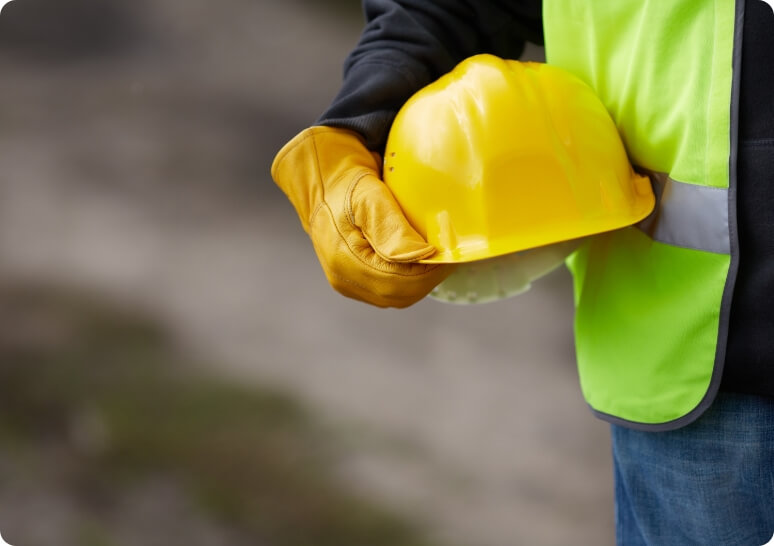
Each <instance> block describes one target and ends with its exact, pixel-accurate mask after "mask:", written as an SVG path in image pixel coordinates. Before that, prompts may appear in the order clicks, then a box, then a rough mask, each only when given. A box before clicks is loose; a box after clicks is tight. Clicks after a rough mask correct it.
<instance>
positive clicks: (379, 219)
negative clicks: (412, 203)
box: [347, 174, 435, 263]
mask: <svg viewBox="0 0 774 546" xmlns="http://www.w3.org/2000/svg"><path fill="white" fill-rule="evenodd" d="M347 202H348V206H347V213H348V216H349V221H350V222H351V223H352V225H354V226H355V227H357V228H359V229H360V231H361V232H362V233H363V236H364V237H365V238H366V239H367V241H368V243H369V244H370V245H371V247H372V248H373V249H374V251H375V252H376V253H377V254H378V255H379V256H380V257H381V258H382V259H384V260H387V261H388V262H396V263H409V262H416V261H417V260H421V259H423V258H429V257H430V256H432V255H433V254H435V248H433V247H432V246H431V245H430V244H428V243H427V241H425V240H424V239H423V238H422V236H421V235H420V234H419V233H417V231H416V230H415V229H414V228H413V227H412V226H411V224H410V223H409V221H408V220H407V219H406V216H405V214H404V213H403V211H402V210H401V208H400V205H398V202H397V201H395V197H393V195H392V193H391V192H390V190H389V189H388V188H387V186H385V185H384V182H382V181H381V180H379V179H378V178H377V177H376V176H373V175H371V174H365V175H364V176H361V177H360V178H358V179H357V180H356V181H355V182H354V183H353V184H352V186H351V187H350V190H349V192H348V195H347Z"/></svg>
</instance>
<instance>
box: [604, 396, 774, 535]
mask: <svg viewBox="0 0 774 546" xmlns="http://www.w3.org/2000/svg"><path fill="white" fill-rule="evenodd" d="M611 435H612V442H613V465H614V469H615V509H616V539H617V543H618V544H619V545H621V546H644V545H647V546H672V545H675V546H678V545H679V546H690V545H701V546H715V545H722V546H732V545H737V544H738V545H740V546H750V545H761V544H765V543H767V542H768V541H769V540H770V539H771V536H772V533H773V532H774V398H769V397H763V396H752V395H741V394H731V393H722V392H721V393H720V394H719V395H718V397H717V399H716V401H715V402H714V403H713V404H712V406H711V407H710V409H709V410H708V411H707V412H706V413H705V414H704V415H702V416H701V417H700V418H699V419H698V420H697V421H696V422H694V423H692V424H690V425H688V426H686V427H684V428H681V429H678V430H675V431H671V432H641V431H636V430H631V429H626V428H623V427H620V426H616V425H612V429H611Z"/></svg>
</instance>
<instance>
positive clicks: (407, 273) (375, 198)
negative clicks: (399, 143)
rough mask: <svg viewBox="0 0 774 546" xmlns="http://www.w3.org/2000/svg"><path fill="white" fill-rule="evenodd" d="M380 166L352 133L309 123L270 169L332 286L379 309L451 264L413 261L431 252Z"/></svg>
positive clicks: (401, 302)
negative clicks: (386, 183)
mask: <svg viewBox="0 0 774 546" xmlns="http://www.w3.org/2000/svg"><path fill="white" fill-rule="evenodd" d="M380 163H381V161H380V160H379V156H378V154H375V153H372V152H370V151H369V150H368V149H367V148H366V147H365V144H364V143H363V141H362V139H361V138H360V136H359V135H357V133H354V132H352V131H348V130H346V129H337V128H333V127H311V128H309V129H306V130H304V131H302V132H301V133H299V134H298V135H297V136H296V137H295V138H293V140H291V141H290V142H288V143H287V144H286V145H285V146H284V147H283V148H282V150H280V151H279V153H278V154H277V157H276V158H274V163H273V164H272V167H271V174H272V177H273V178H274V181H275V182H276V183H277V185H278V186H279V187H280V188H282V191H284V192H285V194H286V195H287V196H288V199H290V201H291V203H293V205H294V206H295V207H296V212H298V216H299V218H300V219H301V223H302V225H303V226H304V230H306V232H307V233H308V234H309V236H310V237H311V239H312V243H313V245H314V249H315V252H316V253H317V257H318V259H319V260H320V264H321V265H322V268H323V270H324V271H325V275H326V277H327V278H328V282H330V283H331V285H332V286H333V288H335V289H336V290H337V291H339V292H341V293H342V294H344V295H345V296H348V297H350V298H355V299H358V300H361V301H364V302H366V303H371V304H373V305H377V306H379V307H407V306H409V305H411V304H413V303H416V302H417V301H419V300H420V299H422V298H423V297H425V296H426V295H427V294H428V293H429V292H430V291H431V290H432V289H433V288H434V287H435V286H436V285H437V284H438V283H440V282H441V281H442V280H443V279H444V278H445V277H446V276H447V275H448V274H449V273H451V271H452V269H451V267H450V266H439V265H426V264H418V263H412V262H416V261H417V260H421V259H423V258H427V257H430V256H431V255H432V254H433V253H435V249H434V248H433V247H432V246H430V245H429V244H428V243H427V242H426V241H425V240H424V239H422V237H421V236H420V235H419V234H418V233H417V232H416V231H415V230H414V228H413V227H411V225H410V224H409V222H408V220H407V219H406V217H405V216H404V214H403V211H401V209H400V206H399V205H398V203H397V202H396V201H395V198H394V197H393V196H392V193H390V190H389V189H388V188H387V187H386V186H385V185H384V183H383V182H382V181H381V178H380V173H379V167H380Z"/></svg>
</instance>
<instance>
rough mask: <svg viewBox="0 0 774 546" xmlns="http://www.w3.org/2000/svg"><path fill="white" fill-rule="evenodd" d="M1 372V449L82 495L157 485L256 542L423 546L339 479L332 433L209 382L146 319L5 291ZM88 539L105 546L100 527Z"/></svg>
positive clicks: (275, 399) (256, 396) (267, 397)
mask: <svg viewBox="0 0 774 546" xmlns="http://www.w3.org/2000/svg"><path fill="white" fill-rule="evenodd" d="M0 363H1V364H0V407H1V408H2V411H0V440H2V442H3V444H4V445H5V446H6V449H7V450H8V453H13V452H15V453H17V454H19V455H21V458H25V460H32V459H29V458H28V457H25V454H29V453H33V452H34V451H35V450H39V449H41V446H45V449H55V450H56V452H57V460H58V464H59V465H60V466H61V468H63V469H65V471H64V472H65V475H66V480H67V483H68V484H69V486H68V487H69V489H70V491H72V495H73V496H75V497H78V498H81V499H84V498H85V499H91V500H92V502H95V499H96V502H99V500H100V499H110V498H111V497H115V496H117V495H120V492H121V490H122V488H123V487H127V486H128V485H131V484H132V483H136V482H138V481H139V480H142V479H147V477H148V476H159V475H162V476H169V477H171V478H173V479H174V480H176V481H178V482H180V483H183V484H184V486H185V489H186V490H187V491H188V492H189V493H190V495H191V496H192V498H193V499H194V500H195V501H196V502H197V504H198V505H199V506H200V507H202V508H203V509H204V510H205V511H206V512H207V513H208V514H210V515H212V516H213V517H215V518H217V519H218V520H220V521H224V522H227V523H228V525H231V526H233V527H235V528H236V529H238V530H239V532H240V533H243V534H244V535H245V536H247V537H251V538H252V539H254V540H255V541H256V542H259V543H261V544H263V543H266V544H272V545H275V546H283V545H287V546H302V545H303V546H310V545H315V546H347V545H352V546H355V545H357V546H362V545H365V544H368V545H370V546H380V545H385V546H387V545H389V546H426V545H429V542H428V541H426V540H425V539H424V538H423V537H422V536H421V533H420V532H419V530H418V528H417V527H416V526H414V525H413V524H411V523H410V522H406V521H404V520H403V519H401V518H399V517H396V516H395V515H393V514H392V513H390V512H389V511H387V510H385V509H383V508H381V507H379V506H378V505H377V504H375V503H374V502H372V501H368V500H366V499H363V498H361V497H360V496H358V495H356V494H354V493H353V492H352V491H350V490H349V489H348V488H347V487H345V486H344V485H343V484H342V483H340V481H339V480H337V479H336V478H335V476H334V473H333V472H332V467H333V466H332V465H333V463H334V462H335V449H333V444H332V443H331V439H330V438H329V435H328V432H327V431H326V430H324V429H323V428H321V427H320V426H319V425H317V424H315V422H314V419H313V418H312V416H311V415H310V414H309V413H308V412H307V411H306V410H305V409H304V408H303V407H302V406H301V405H299V404H298V403H297V402H296V401H294V400H293V399H291V398H289V397H288V396H285V395H283V394H280V393H277V392H273V391H271V390H268V389H260V388H256V387H253V386H249V387H248V386H238V385H234V384H232V383H230V382H227V381H225V380H222V379H219V378H216V377H212V376H210V375H207V374H205V373H204V372H203V371H202V368H201V367H197V366H194V365H193V363H192V362H191V361H190V359H189V358H187V357H186V356H185V354H184V352H183V351H181V350H180V349H179V348H177V347H176V346H175V345H174V343H172V342H171V341H170V339H169V338H168V337H167V335H165V333H164V331H163V330H162V329H161V328H160V327H159V326H158V325H156V324H154V323H153V322H152V321H150V320H148V319H147V318H145V317H142V316H138V315H136V314H129V313H126V312H121V311H117V310H116V309H114V308H111V307H110V306H106V305H104V304H103V303H101V302H99V301H98V300H97V299H96V298H94V297H92V296H84V295H83V294H74V293H72V292H68V291H63V290H55V289H51V288H41V287H37V286H35V287H20V286H2V285H0ZM52 446H53V447H52ZM27 464H34V463H27ZM33 470H34V469H33ZM84 533H85V535H84V536H85V537H86V538H88V540H86V538H84V541H86V542H84V544H85V543H87V542H88V543H89V544H95V545H97V544H100V545H101V544H110V534H109V532H108V531H106V530H105V529H104V528H103V527H102V526H100V522H99V521H98V520H95V521H93V522H92V523H90V524H89V528H88V529H85V530H84Z"/></svg>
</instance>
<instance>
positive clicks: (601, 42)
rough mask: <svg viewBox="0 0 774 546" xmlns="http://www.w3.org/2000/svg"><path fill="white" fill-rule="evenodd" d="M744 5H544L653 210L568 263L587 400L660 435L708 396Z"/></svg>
mask: <svg viewBox="0 0 774 546" xmlns="http://www.w3.org/2000/svg"><path fill="white" fill-rule="evenodd" d="M743 18H744V1H743V0H739V1H738V2H736V3H735V2H734V1H733V0H659V1H655V0H653V1H646V0H614V1H613V0H610V1H578V0H544V3H543V20H544V31H545V40H546V56H547V60H548V62H549V63H551V64H554V65H557V66H560V67H563V68H565V69H567V70H569V71H571V72H573V73H574V74H575V75H577V76H579V77H580V78H581V79H583V80H584V81H585V82H586V83H588V84H589V85H590V86H591V87H592V88H593V89H594V90H595V91H596V92H597V94H598V95H599V97H600V98H601V100H602V102H603V103H604V104H605V106H606V107H607V109H608V110H609V112H610V114H611V115H612V117H613V119H614V121H615V123H616V125H617V127H618V129H619V131H620V133H621V136H622V139H623V141H624V144H625V145H626V149H627V152H628V154H629V158H630V160H631V161H632V163H633V164H634V165H635V168H637V169H639V170H642V171H643V172H646V173H648V174H649V175H650V176H651V178H652V180H653V181H654V186H655V189H656V193H657V195H658V196H659V201H658V203H657V205H656V210H655V212H654V213H653V214H652V215H651V216H650V217H649V218H648V219H647V220H646V221H644V222H642V223H641V224H639V225H637V226H633V227H630V228H626V229H622V230H617V231H614V232H610V233H607V234H604V235H600V236H595V237H593V238H591V239H590V240H589V241H588V242H587V243H585V244H584V245H583V246H582V247H581V249H580V250H579V251H577V252H576V253H575V254H573V255H572V256H571V257H570V259H569V260H568V265H569V267H570V270H571V271H572V273H573V278H574V289H575V304H576V315H575V337H576V350H577V359H578V370H579V375H580V381H581V388H582V390H583V393H584V396H585V398H586V401H587V402H588V404H589V405H590V406H591V408H592V409H593V411H594V412H595V413H596V414H597V415H599V416H600V417H602V418H603V419H606V420H608V421H611V422H615V423H619V424H624V425H627V426H630V427H634V428H640V429H646V430H669V429H674V428H678V427H680V426H683V425H685V424H687V423H689V422H691V421H692V420H694V419H696V418H697V417H698V416H699V415H701V413H702V412H703V411H704V410H706V409H707V407H709V405H710V404H711V403H712V400H713V399H714V397H715V394H716V393H717V390H718V386H719V384H720V378H721V374H722V370H723V362H724V358H725V349H726V338H727V331H728V321H729V308H730V304H731V296H732V293H733V286H734V278H735V276H736V270H737V263H738V244H737V237H736V202H735V187H736V148H737V146H736V143H737V125H738V121H737V120H738V117H737V111H738V108H737V105H738V98H739V69H740V61H741V36H742V23H743Z"/></svg>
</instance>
